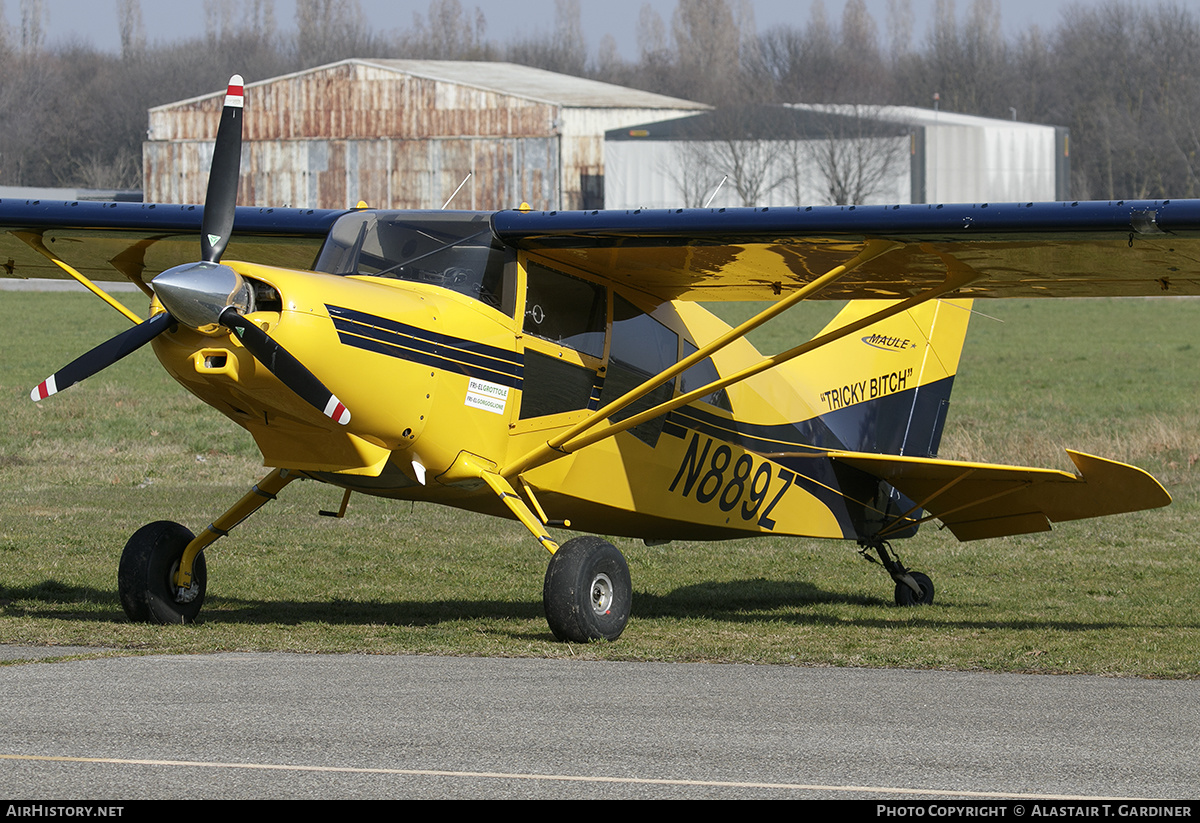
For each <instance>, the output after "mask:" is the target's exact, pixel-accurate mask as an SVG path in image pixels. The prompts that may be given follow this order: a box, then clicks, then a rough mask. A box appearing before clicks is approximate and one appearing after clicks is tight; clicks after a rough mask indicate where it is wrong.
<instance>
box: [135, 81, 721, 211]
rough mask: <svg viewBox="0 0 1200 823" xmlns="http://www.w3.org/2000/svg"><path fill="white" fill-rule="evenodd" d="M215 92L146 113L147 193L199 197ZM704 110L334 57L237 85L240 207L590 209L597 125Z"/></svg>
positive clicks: (614, 90)
mask: <svg viewBox="0 0 1200 823" xmlns="http://www.w3.org/2000/svg"><path fill="white" fill-rule="evenodd" d="M223 99H224V93H223V92H222V93H216V94H211V95H206V96H204V97H197V98H193V99H191V100H183V101H180V102H177V103H171V104H169V105H165V106H159V107H157V108H153V109H151V110H150V130H149V139H148V140H147V142H146V143H145V144H144V145H143V150H142V156H143V178H144V180H145V199H146V200H147V201H149V202H159V203H200V202H203V200H204V192H205V186H206V185H207V180H208V167H209V164H210V162H211V159H212V145H213V141H214V140H215V138H216V128H217V123H218V119H219V112H220V108H221V104H222V101H223ZM705 109H707V107H706V106H704V105H703V104H700V103H693V102H690V101H687V100H679V99H676V98H672V97H665V96H662V95H658V94H651V93H649V92H643V91H638V90H635V89H628V88H623V87H620V86H613V85H610V84H607V83H599V82H596V81H592V80H584V79H580V78H576V77H569V76H566V75H561V74H555V73H553V72H548V71H543V70H541V69H534V68H529V67H527V66H518V65H514V64H510V63H474V62H452V61H439V60H359V59H355V60H344V61H341V62H338V63H332V64H330V65H327V66H320V67H317V68H314V69H309V70H307V71H303V72H298V73H296V74H291V75H286V76H283V77H276V78H272V79H270V80H265V81H262V82H258V83H250V84H248V85H247V87H246V117H245V124H244V143H243V146H242V178H241V187H240V191H239V196H238V202H239V203H240V204H243V205H271V206H296V207H307V208H344V207H347V206H352V205H354V204H355V203H357V202H358V201H359V200H363V201H366V202H367V204H368V205H370V206H372V207H376V208H441V207H442V205H443V204H444V203H445V202H446V201H447V200H449V199H450V198H451V195H454V197H453V201H452V202H451V206H452V207H453V208H462V209H504V208H513V207H515V206H518V205H520V204H521V203H522V202H523V201H524V202H528V203H530V204H531V205H533V206H534V207H535V208H538V209H562V208H568V209H577V208H597V207H600V206H602V205H603V196H604V195H603V191H604V189H603V175H604V154H603V153H604V134H605V132H606V131H608V130H610V129H614V128H619V127H621V126H627V125H629V124H631V123H639V122H645V121H647V120H663V119H667V118H670V117H678V116H685V115H689V114H693V113H696V112H698V111H703V110H705ZM468 175H470V178H469V179H467V178H468ZM464 180H466V184H465V185H463V186H462V189H461V190H460V191H458V193H457V194H454V192H455V190H456V189H457V188H458V187H459V185H460V184H462V183H463V181H464Z"/></svg>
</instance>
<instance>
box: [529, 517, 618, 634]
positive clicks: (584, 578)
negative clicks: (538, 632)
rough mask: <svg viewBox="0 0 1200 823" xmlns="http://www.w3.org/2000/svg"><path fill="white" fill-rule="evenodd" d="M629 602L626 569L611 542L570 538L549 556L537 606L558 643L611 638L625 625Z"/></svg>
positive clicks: (597, 538) (596, 538) (589, 538)
mask: <svg viewBox="0 0 1200 823" xmlns="http://www.w3.org/2000/svg"><path fill="white" fill-rule="evenodd" d="M632 603H633V585H632V583H631V582H630V579H629V566H628V565H627V564H626V563H625V557H624V556H623V555H622V554H621V552H620V551H618V550H617V547H616V546H614V545H613V544H612V543H609V542H608V541H606V540H601V539H600V538H599V537H590V536H588V537H575V538H572V539H571V540H568V541H567V542H566V543H563V544H562V545H561V546H560V547H559V549H558V551H556V552H555V553H554V556H553V557H551V558H550V565H549V566H548V567H547V569H546V582H545V585H544V586H543V587H542V605H543V606H544V607H545V609H546V622H547V623H549V624H550V631H552V632H554V636H555V637H557V638H558V639H559V640H569V641H572V642H575V643H586V642H588V641H589V640H616V639H617V638H618V637H620V636H621V632H623V631H624V630H625V624H626V623H628V622H629V609H630V606H631V604H632Z"/></svg>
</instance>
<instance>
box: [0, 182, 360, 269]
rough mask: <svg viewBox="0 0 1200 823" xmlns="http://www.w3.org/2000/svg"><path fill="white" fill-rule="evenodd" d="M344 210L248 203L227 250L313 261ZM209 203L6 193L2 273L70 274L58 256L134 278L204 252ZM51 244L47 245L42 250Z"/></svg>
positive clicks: (249, 256)
mask: <svg viewBox="0 0 1200 823" xmlns="http://www.w3.org/2000/svg"><path fill="white" fill-rule="evenodd" d="M343 213H344V212H343V211H338V210H319V209H266V208H262V209H260V208H247V207H242V208H238V209H237V210H236V214H235V217H234V227H233V232H234V239H233V241H232V242H231V243H230V246H229V249H230V250H229V252H228V253H227V256H228V257H230V258H231V259H238V260H246V261H249V262H254V263H264V264H269V265H274V266H285V267H288V268H297V269H308V268H311V266H312V263H313V260H315V259H316V255H317V252H318V250H319V249H320V247H321V243H322V242H323V241H324V239H325V235H326V234H327V233H328V232H329V227H330V226H331V225H332V224H333V221H334V220H335V219H337V217H338V216H339V215H341V214H343ZM203 214H204V208H203V207H202V206H171V205H158V204H153V203H101V202H91V201H77V202H65V203H64V202H61V201H55V202H46V201H36V200H16V199H12V198H9V199H5V200H0V266H3V270H2V271H0V275H3V276H7V277H17V278H30V277H53V278H65V277H66V276H67V275H66V274H65V273H64V272H63V270H62V269H61V268H59V267H58V266H57V265H55V263H54V262H53V261H52V260H51V257H57V258H58V259H60V260H62V261H63V262H64V263H67V264H68V265H70V266H71V267H73V268H74V269H76V270H77V271H79V272H80V273H81V274H83V275H84V276H85V277H87V278H89V279H91V280H97V281H113V280H132V281H134V282H137V283H142V284H144V283H145V282H147V281H149V280H150V279H151V278H152V277H153V276H154V275H156V274H158V273H159V272H161V271H164V270H165V269H168V268H170V267H172V266H176V265H179V264H181V263H188V262H192V261H194V260H197V259H199V256H200V247H199V241H198V240H197V238H198V237H199V236H200V220H201V217H202V216H203ZM39 247H40V249H44V251H42V250H39Z"/></svg>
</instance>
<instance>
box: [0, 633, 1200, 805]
mask: <svg viewBox="0 0 1200 823" xmlns="http://www.w3.org/2000/svg"><path fill="white" fill-rule="evenodd" d="M70 655H83V656H82V657H68V656H70ZM96 655H97V651H96V650H94V649H93V650H88V649H64V648H54V649H35V648H31V647H21V646H9V647H0V659H8V660H14V661H15V660H27V661H30V662H26V663H21V664H16V665H8V666H3V667H0V713H2V716H3V728H4V734H3V736H2V738H0V739H2V740H3V742H0V786H3V789H4V794H5V795H7V796H8V797H22V798H29V799H38V800H49V799H67V798H71V799H76V800H78V799H94V800H99V799H110V800H134V799H141V798H163V799H168V798H169V799H188V798H197V799H199V798H399V797H405V798H446V797H473V798H531V797H535V798H556V797H562V798H584V797H586V798H642V797H652V798H700V797H705V798H709V797H711V798H722V799H725V798H765V797H786V798H815V797H826V798H828V797H832V798H851V797H853V798H869V799H872V800H874V799H884V798H893V799H897V798H898V799H905V800H918V799H933V800H938V799H941V800H950V799H952V798H964V799H976V800H978V799H988V798H997V799H1010V800H1011V799H1018V800H1020V799H1023V800H1024V801H1031V800H1034V799H1035V798H1038V797H1051V796H1053V797H1060V798H1074V799H1077V800H1078V802H1085V801H1084V800H1083V798H1097V797H1107V798H1113V797H1127V798H1128V797H1138V798H1194V797H1197V796H1200V766H1198V765H1197V764H1198V763H1200V758H1198V757H1197V755H1198V754H1200V744H1198V743H1197V731H1198V730H1200V681H1150V680H1133V679H1118V678H1100V677H1074V676H1045V675H1038V676H1033V675H1004V674H984V673H963V672H937V671H903V670H871V669H832V668H830V669H822V668H797V667H786V666H749V665H708V664H657V663H614V662H585V661H571V660H536V659H484V658H446V657H410V656H382V655H378V656H368V655H296V654H243V653H224V654H211V655H192V656H187V655H180V656H166V655H155V656H134V657H102V656H96Z"/></svg>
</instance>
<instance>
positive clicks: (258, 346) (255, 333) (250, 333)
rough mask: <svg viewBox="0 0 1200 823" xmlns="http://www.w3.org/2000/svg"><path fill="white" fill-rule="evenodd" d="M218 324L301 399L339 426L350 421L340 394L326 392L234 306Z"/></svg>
mask: <svg viewBox="0 0 1200 823" xmlns="http://www.w3.org/2000/svg"><path fill="white" fill-rule="evenodd" d="M219 322H220V323H221V325H222V326H225V327H226V328H228V329H229V330H230V331H232V332H233V333H234V334H235V335H237V338H238V340H240V341H241V343H242V345H243V346H245V347H246V349H247V350H248V351H249V352H250V353H251V354H252V355H254V359H256V360H257V361H258V362H260V363H262V364H263V365H264V366H266V367H267V369H269V370H270V372H271V373H272V374H273V375H275V376H276V377H278V378H279V382H281V383H283V384H284V385H285V386H287V387H288V388H289V389H291V390H292V391H294V392H295V393H296V394H297V395H299V396H300V398H301V399H302V400H304V401H305V402H306V403H308V404H309V405H311V406H312V407H313V408H315V409H317V410H318V411H319V412H321V414H323V415H325V416H326V417H328V418H329V419H331V420H333V421H334V422H336V423H340V424H341V425H343V426H344V425H346V424H347V423H349V422H350V410H349V409H347V408H346V407H345V406H343V405H342V401H341V400H338V398H337V395H335V394H334V393H333V392H331V391H330V390H329V389H327V388H326V387H325V384H324V383H322V382H321V381H320V380H318V379H317V377H316V375H314V374H313V373H312V372H310V371H309V370H308V369H307V368H305V366H304V364H303V363H301V362H300V361H299V360H297V359H296V358H295V357H293V356H292V355H291V354H290V353H289V352H288V350H287V349H285V348H284V347H283V346H281V345H279V343H277V342H275V341H274V340H272V339H271V337H270V335H268V334H267V333H266V332H265V331H263V330H262V329H260V328H259V327H258V326H256V325H254V324H253V323H251V322H250V321H248V320H247V319H246V318H244V317H242V315H241V314H239V313H238V310H237V309H235V308H234V307H233V306H230V307H228V308H227V309H225V311H223V312H221V317H220V321H219Z"/></svg>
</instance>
